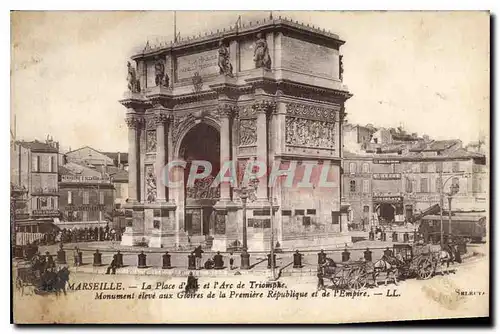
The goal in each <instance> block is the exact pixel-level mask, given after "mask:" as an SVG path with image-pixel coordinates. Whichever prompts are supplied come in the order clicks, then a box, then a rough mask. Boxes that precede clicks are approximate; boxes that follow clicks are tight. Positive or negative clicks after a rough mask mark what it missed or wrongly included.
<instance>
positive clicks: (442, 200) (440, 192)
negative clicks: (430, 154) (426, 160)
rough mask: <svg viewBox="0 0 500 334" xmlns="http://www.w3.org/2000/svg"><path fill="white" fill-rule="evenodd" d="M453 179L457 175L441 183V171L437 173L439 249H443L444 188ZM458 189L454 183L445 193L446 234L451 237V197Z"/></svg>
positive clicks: (457, 185)
mask: <svg viewBox="0 0 500 334" xmlns="http://www.w3.org/2000/svg"><path fill="white" fill-rule="evenodd" d="M455 177H457V175H452V176H450V177H449V178H447V179H446V181H444V183H443V171H442V170H441V171H440V172H439V179H440V184H441V186H440V189H439V206H440V214H439V215H440V239H441V240H440V244H441V247H443V234H444V233H443V232H444V231H443V206H444V193H443V191H444V186H445V185H446V183H448V181H450V180H452V179H454V178H455ZM459 189H460V186H459V184H458V183H454V184H452V185H451V187H450V192H449V193H447V196H448V219H449V221H448V234H449V235H451V200H452V196H453V195H455V194H456V193H458V190H459Z"/></svg>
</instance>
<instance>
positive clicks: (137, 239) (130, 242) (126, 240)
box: [120, 226, 145, 246]
mask: <svg viewBox="0 0 500 334" xmlns="http://www.w3.org/2000/svg"><path fill="white" fill-rule="evenodd" d="M144 241H145V237H144V234H143V233H140V232H135V231H134V230H133V229H132V227H130V226H128V227H126V228H125V232H124V233H123V235H122V241H121V243H120V245H122V246H139V245H141V244H143V243H144Z"/></svg>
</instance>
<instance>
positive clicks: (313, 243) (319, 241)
mask: <svg viewBox="0 0 500 334" xmlns="http://www.w3.org/2000/svg"><path fill="white" fill-rule="evenodd" d="M280 243H281V247H282V248H283V249H285V250H295V249H299V250H302V249H321V248H324V249H332V248H343V247H345V246H346V245H347V246H352V237H351V236H350V235H346V234H342V233H335V234H326V235H325V234H323V235H310V236H307V237H302V236H301V237H300V238H294V237H289V238H287V237H285V238H283V240H282V242H280Z"/></svg>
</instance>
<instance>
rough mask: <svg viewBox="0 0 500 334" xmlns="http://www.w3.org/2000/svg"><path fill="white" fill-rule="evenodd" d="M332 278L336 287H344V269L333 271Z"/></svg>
mask: <svg viewBox="0 0 500 334" xmlns="http://www.w3.org/2000/svg"><path fill="white" fill-rule="evenodd" d="M330 280H331V281H332V283H333V287H334V288H335V289H341V288H343V287H344V286H345V277H344V271H343V270H342V269H341V270H335V272H334V273H332V276H330Z"/></svg>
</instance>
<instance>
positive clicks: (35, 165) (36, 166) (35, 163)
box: [31, 155, 40, 172]
mask: <svg viewBox="0 0 500 334" xmlns="http://www.w3.org/2000/svg"><path fill="white" fill-rule="evenodd" d="M31 168H32V169H33V171H34V172H39V171H40V156H38V155H36V156H33V157H32V158H31Z"/></svg>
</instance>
